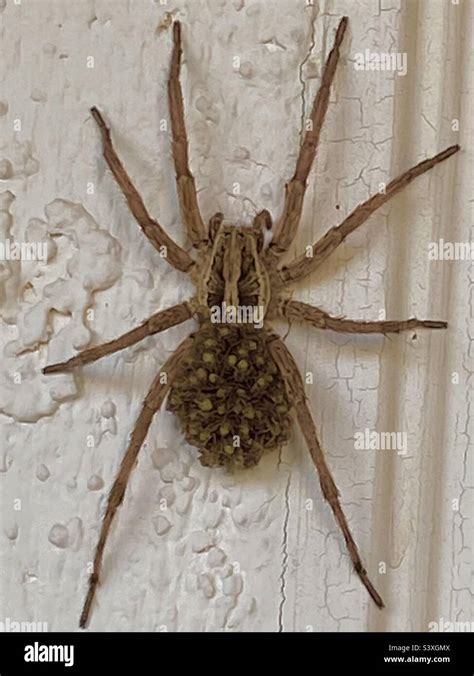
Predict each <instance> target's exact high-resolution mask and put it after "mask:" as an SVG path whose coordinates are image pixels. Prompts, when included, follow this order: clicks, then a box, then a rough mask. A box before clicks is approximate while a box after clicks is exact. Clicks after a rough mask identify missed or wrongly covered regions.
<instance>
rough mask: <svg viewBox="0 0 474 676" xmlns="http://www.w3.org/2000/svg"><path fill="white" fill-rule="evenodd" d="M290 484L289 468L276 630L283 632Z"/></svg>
mask: <svg viewBox="0 0 474 676" xmlns="http://www.w3.org/2000/svg"><path fill="white" fill-rule="evenodd" d="M290 484H291V470H290V471H289V472H288V481H287V483H286V489H285V518H284V520H283V539H282V543H281V550H282V553H283V558H282V562H281V573H280V595H281V600H280V605H279V607H278V631H279V632H283V607H284V605H285V603H286V591H285V590H286V571H287V570H288V523H289V521H290Z"/></svg>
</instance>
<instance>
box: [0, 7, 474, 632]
mask: <svg viewBox="0 0 474 676" xmlns="http://www.w3.org/2000/svg"><path fill="white" fill-rule="evenodd" d="M473 8H474V4H473V3H472V2H470V1H468V0H460V2H459V4H457V3H454V2H453V3H451V2H449V1H443V0H439V1H438V0H423V1H420V2H416V1H415V0H411V1H405V2H403V1H401V0H392V1H391V2H388V1H387V0H380V1H376V0H365V1H362V2H357V3H354V2H348V1H342V0H341V1H338V0H333V1H329V0H328V1H327V2H323V1H321V2H316V0H315V4H314V6H306V5H305V2H304V1H303V0H272V1H271V2H270V0H266V1H263V0H260V1H259V2H258V1H253V0H252V1H251V0H234V1H231V0H227V1H225V0H207V1H206V0H204V1H202V2H191V1H184V0H182V1H181V0H177V2H172V1H171V0H168V2H167V3H163V2H159V1H158V0H154V1H152V0H133V1H131V0H130V1H126V0H114V1H113V2H112V1H111V0H96V1H95V2H93V1H92V0H91V1H88V0H81V1H80V2H66V0H22V1H21V3H18V2H14V0H1V1H0V21H1V24H0V31H1V36H0V37H1V41H2V45H3V46H4V50H5V51H4V58H3V59H2V63H1V64H0V69H1V71H0V73H1V89H0V101H1V103H0V115H1V116H0V129H1V143H0V172H1V178H2V183H1V186H0V209H1V220H0V228H1V230H2V239H5V238H8V237H10V238H11V239H16V240H19V241H24V240H27V239H28V240H31V241H37V240H43V241H47V242H48V245H49V255H50V260H49V262H48V264H47V265H43V264H37V263H27V262H21V263H20V262H10V263H9V262H4V263H0V300H1V303H2V305H1V313H2V317H3V323H2V325H1V338H2V343H3V348H2V355H3V356H2V360H1V364H0V379H1V380H0V411H1V416H0V423H1V437H0V443H1V449H0V470H1V472H0V482H1V507H2V516H1V531H0V551H1V570H2V573H1V575H2V577H1V581H0V608H1V610H0V619H3V618H11V620H18V621H28V620H36V621H46V622H48V625H49V629H50V630H75V629H76V628H77V622H78V616H79V613H80V609H81V606H82V601H83V597H84V594H85V590H86V583H87V577H88V573H87V565H88V563H89V562H90V561H91V558H92V555H93V551H94V548H95V545H96V541H97V537H98V529H99V524H100V518H101V514H102V512H103V509H104V507H105V502H106V496H107V492H108V489H109V487H110V485H111V483H112V481H113V479H114V476H115V474H116V472H117V468H118V466H119V462H120V459H121V457H122V454H123V452H124V450H125V447H126V441H127V435H128V434H129V433H130V431H131V429H132V427H133V424H134V420H135V418H136V416H137V414H138V411H139V408H140V405H141V401H142V399H143V397H144V395H145V393H146V391H147V388H148V386H149V383H150V381H151V379H152V377H153V375H154V373H155V372H156V371H157V369H158V368H159V367H160V365H161V364H162V363H163V361H164V359H165V358H166V356H167V355H169V354H170V352H171V351H172V350H173V347H174V346H176V345H177V343H178V341H179V339H180V338H181V337H182V336H184V335H185V334H186V333H187V332H189V330H190V329H191V327H192V323H188V324H186V325H184V326H182V327H179V328H175V329H173V330H170V331H169V332H168V333H166V334H165V335H161V336H158V337H155V338H152V339H150V340H147V341H146V342H145V343H144V344H140V345H138V346H137V347H135V348H132V349H129V350H128V351H126V352H123V353H119V354H117V355H115V356H112V357H110V358H107V359H104V360H102V361H100V362H97V363H96V364H95V365H92V366H90V367H88V368H86V369H84V370H83V372H80V373H77V374H75V375H74V377H73V376H55V377H49V378H48V377H45V376H42V375H41V373H40V368H41V367H42V366H44V365H45V364H46V363H51V362H53V361H58V360H61V359H63V358H67V357H68V356H70V355H72V354H73V353H74V351H75V350H78V349H82V348H85V347H86V346H88V345H92V344H98V343H100V342H104V341H106V340H108V339H111V338H112V337H115V336H117V335H119V334H121V333H123V332H125V331H126V330H128V329H130V328H132V327H134V326H135V325H137V324H138V323H139V322H140V321H141V320H142V319H144V318H146V317H147V316H149V315H150V314H151V313H153V312H155V311H157V310H158V309H160V308H165V307H167V306H169V305H170V304H172V303H175V302H177V301H179V300H181V299H184V298H186V297H188V296H189V294H190V292H191V288H192V287H191V286H190V284H189V283H188V282H187V280H186V279H185V278H184V277H183V275H181V274H180V273H178V272H175V271H174V270H172V269H171V268H170V267H168V266H167V265H166V263H165V262H164V261H163V260H161V259H160V257H159V255H158V254H157V253H156V252H155V250H154V249H153V248H152V246H151V245H150V244H149V242H148V241H147V240H146V239H145V238H144V236H143V235H142V234H141V232H140V231H139V228H138V226H137V225H136V224H135V222H134V221H133V219H132V217H131V215H130V213H129V211H128V209H127V207H126V205H125V202H124V200H123V198H122V196H121V194H120V192H119V189H118V188H117V186H116V184H115V183H114V181H113V179H112V177H111V174H110V172H109V171H108V170H107V169H106V167H105V163H104V161H103V159H102V157H101V144H100V139H99V135H98V132H97V129H96V127H95V125H94V123H93V121H92V120H91V117H90V115H89V112H88V110H89V107H90V106H91V105H93V104H96V105H98V106H99V107H100V108H101V109H102V110H103V112H104V114H105V115H106V117H107V119H108V120H109V122H110V124H111V127H112V130H113V138H114V140H115V144H116V147H117V150H118V152H119V154H120V156H121V157H122V159H123V161H124V163H125V165H126V167H127V169H128V170H129V172H130V175H131V176H132V178H133V180H134V181H135V182H136V185H137V186H138V187H139V189H140V191H141V193H142V194H143V196H144V198H145V201H146V203H147V205H148V207H149V209H150V211H151V212H152V213H153V214H154V215H155V216H156V217H157V218H158V220H159V221H160V222H161V224H162V225H163V226H165V227H166V228H167V230H168V232H170V233H171V234H172V235H173V236H175V237H176V239H177V240H178V241H180V242H183V241H184V232H183V228H182V226H181V224H180V219H179V212H178V206H177V200H176V192H175V187H174V169H173V166H172V162H171V156H170V140H169V135H168V133H167V132H163V131H160V122H161V121H162V120H167V119H168V109H167V100H166V78H167V73H168V65H169V57H170V47H171V43H170V31H169V30H168V29H163V30H158V31H157V27H158V26H159V25H160V23H161V22H162V21H163V20H164V19H165V14H166V12H171V13H172V14H173V16H175V17H179V19H180V20H181V21H182V22H183V34H184V35H183V38H184V53H185V58H184V66H183V89H184V94H185V107H186V115H187V123H188V131H189V137H190V144H191V164H192V169H193V171H194V173H195V176H196V180H197V184H198V186H199V190H200V193H199V197H200V203H201V208H202V211H203V214H204V215H205V217H206V218H208V217H209V216H210V215H211V214H213V213H214V212H215V211H217V210H222V211H223V212H224V213H225V215H226V217H227V218H228V219H229V221H230V222H235V223H241V222H242V223H243V222H248V221H249V220H251V218H252V217H253V215H254V214H255V212H256V210H258V209H261V208H268V209H269V210H270V211H271V213H272V214H273V216H274V218H277V216H278V214H279V211H280V209H281V207H282V196H283V187H284V182H285V180H287V179H288V178H289V177H290V176H291V173H292V171H293V167H294V161H295V153H296V150H297V146H298V143H299V138H300V132H301V128H302V123H303V122H304V119H305V114H307V113H308V111H309V106H310V104H311V100H312V97H313V95H314V93H315V91H316V89H317V87H318V84H319V78H320V74H321V68H322V64H323V62H324V58H325V56H326V54H327V52H328V51H329V49H330V45H331V43H332V39H333V35H334V31H335V28H336V26H337V23H338V20H339V18H340V17H341V16H342V15H344V14H347V15H349V17H350V25H349V29H348V34H347V36H346V39H345V42H344V45H343V48H342V58H341V63H340V67H339V71H338V74H337V79H336V83H335V87H334V89H333V92H332V96H331V104H330V108H329V112H328V116H327V121H326V124H325V127H324V132H323V135H322V144H321V147H320V149H319V152H318V158H317V162H316V166H315V170H314V171H313V173H312V174H311V178H310V182H309V188H308V193H307V200H306V205H305V210H304V217H303V221H302V227H301V230H300V233H299V237H298V242H297V243H296V244H295V246H294V247H293V249H292V253H294V252H296V251H298V252H300V251H302V250H303V247H304V246H305V245H307V244H309V243H311V242H313V241H314V240H315V239H317V237H319V235H321V234H322V233H323V232H324V231H325V230H326V229H327V228H329V227H331V226H333V225H335V224H337V223H338V222H339V221H340V220H342V219H343V218H344V216H345V215H347V214H348V213H349V212H350V211H351V210H352V209H353V207H354V206H355V205H356V204H357V202H358V201H361V200H364V199H365V198H366V197H367V196H368V195H369V194H370V193H372V192H374V191H376V190H378V189H379V184H380V182H387V181H388V180H389V179H390V178H393V177H395V176H396V175H397V174H398V173H400V172H401V171H403V170H405V169H406V168H408V167H409V166H411V165H413V164H416V163H417V162H418V161H420V160H421V159H423V158H425V157H428V156H430V155H434V154H435V153H436V152H438V151H439V150H441V149H443V148H444V147H446V146H448V145H451V144H452V143H455V142H459V143H461V145H462V146H463V151H462V153H460V154H458V155H457V156H456V157H455V158H452V159H450V160H448V161H447V162H446V163H445V164H443V165H442V166H439V167H437V168H436V169H435V170H434V171H432V172H431V173H430V174H429V175H426V176H425V177H423V178H420V179H418V180H417V181H416V183H415V184H413V185H412V186H411V187H410V188H408V189H407V190H405V192H404V193H403V194H401V195H399V196H398V197H397V198H395V199H394V200H393V201H392V202H391V203H390V204H389V205H388V206H387V207H386V208H384V209H382V210H381V211H380V212H379V213H377V214H376V215H374V216H373V217H372V218H371V219H370V222H369V223H367V224H366V225H365V226H364V227H363V228H362V229H361V230H360V232H358V233H356V234H355V235H353V236H352V237H351V238H350V239H349V240H348V241H347V243H346V244H344V245H343V246H341V247H340V249H339V250H338V251H337V253H336V254H335V255H333V256H332V258H331V259H330V260H328V261H327V263H326V264H325V265H324V266H323V267H322V268H321V269H320V271H318V273H316V274H315V275H314V276H313V277H312V279H311V283H308V284H306V285H305V286H304V287H302V288H301V289H298V290H297V291H296V293H295V297H298V298H301V299H303V300H305V301H308V302H312V303H314V304H317V305H319V306H321V307H323V308H324V309H325V310H328V311H331V312H332V313H334V314H344V315H347V316H350V317H355V318H363V319H377V318H379V317H380V313H381V312H386V316H387V318H393V319H397V318H406V317H408V316H412V315H416V316H418V317H421V318H443V319H444V318H445V319H447V320H448V321H449V324H450V326H449V330H448V331H447V332H445V333H443V332H436V333H435V332H433V333H429V332H425V333H423V332H419V333H418V336H417V337H416V339H415V337H414V336H413V335H412V334H408V335H401V336H398V337H397V336H394V337H391V338H388V339H387V338H386V339H384V338H382V337H363V336H361V337H355V336H344V335H335V334H332V333H330V332H327V333H326V332H322V331H320V332H317V331H316V330H313V329H310V328H305V327H299V326H292V328H291V331H290V333H289V336H288V338H287V344H288V345H289V346H290V348H291V349H292V350H293V353H294V355H295V357H296V359H297V361H298V363H299V365H300V367H301V369H302V370H303V372H307V371H313V372H314V374H315V382H314V385H312V386H308V388H307V394H308V398H309V401H310V403H311V407H312V410H313V412H314V416H315V420H316V422H317V425H318V427H319V430H320V436H321V440H322V443H323V446H324V449H325V451H326V453H327V456H328V460H329V463H330V466H331V468H332V469H333V472H334V475H335V478H336V481H337V484H338V486H339V488H340V490H341V494H342V499H343V504H344V507H345V510H346V513H347V515H348V517H349V520H350V524H351V527H352V528H353V530H354V533H355V535H356V539H357V541H358V543H359V545H360V548H361V550H362V552H363V554H364V557H365V560H366V562H367V566H368V568H369V570H370V572H371V574H372V576H373V578H374V579H375V581H376V583H377V586H378V587H380V590H381V592H382V594H383V596H384V599H385V601H386V604H387V609H386V610H385V611H383V612H379V611H377V609H375V608H373V607H372V605H371V604H370V602H369V600H368V598H367V595H366V592H365V590H364V589H363V588H362V586H361V585H360V583H359V581H358V579H357V578H356V576H355V575H354V574H353V573H352V572H351V567H350V564H349V560H348V556H347V554H346V551H345V547H344V544H343V541H342V538H341V536H340V534H339V532H338V530H337V528H336V526H335V523H334V520H333V517H332V514H331V512H330V510H329V508H328V506H327V505H326V504H325V503H324V502H323V500H322V498H321V495H320V490H319V484H318V480H317V477H316V475H315V471H314V469H313V466H312V463H311V461H310V458H309V456H308V453H307V451H306V448H305V446H304V443H303V441H302V438H301V435H300V433H299V432H298V431H296V430H295V432H294V435H293V438H292V440H291V443H290V444H289V446H288V447H287V448H285V449H284V450H283V451H282V453H281V456H280V457H278V456H277V455H272V456H269V457H267V458H265V459H264V461H263V462H262V463H261V464H260V465H259V467H257V468H256V469H254V470H249V471H246V472H242V473H241V474H238V475H234V476H226V475H225V474H224V473H222V472H220V471H210V470H208V469H204V468H202V467H201V466H200V465H199V463H198V462H197V460H196V457H195V452H194V450H193V449H192V448H190V447H188V446H186V445H185V444H184V442H183V441H182V437H181V434H180V431H179V429H178V427H177V423H176V421H175V420H174V419H173V417H172V416H171V415H170V414H169V413H162V414H160V415H158V416H157V417H156V421H155V423H154V424H153V426H152V429H151V432H150V434H149V437H148V441H147V444H146V445H145V447H144V448H143V450H142V452H141V456H140V461H139V464H138V466H137V468H136V470H135V472H134V475H133V480H132V482H131V485H130V486H129V490H128V491H127V495H126V499H125V502H124V505H123V506H122V508H121V511H120V515H119V517H118V519H117V521H116V523H115V527H114V529H113V534H112V536H111V538H110V540H109V545H108V548H107V552H106V559H105V565H104V576H103V584H102V586H101V588H100V590H99V593H98V597H97V603H96V605H95V607H94V612H93V617H92V621H91V624H90V628H91V629H93V630H108V631H114V630H115V631H122V630H136V631H142V630H151V631H156V630H158V629H160V628H161V629H163V628H164V627H166V628H167V629H168V631H185V630H198V631H213V630H217V631H221V630H231V631H264V630H268V631H276V630H278V629H280V630H283V631H305V630H307V628H312V629H313V630H314V631H330V630H338V631H346V630H356V631H367V630H379V631H389V630H408V631H410V630H427V628H428V623H429V622H431V621H439V619H440V618H444V619H446V620H451V621H467V620H470V619H471V610H472V609H471V601H472V595H471V593H470V591H469V583H470V572H471V569H472V492H470V491H472V471H471V470H472V464H471V463H472V460H471V456H470V454H469V451H471V452H472V431H473V430H472V420H471V418H470V414H471V407H472V403H473V392H472V368H473V362H472V342H471V341H472V336H473V324H472V315H473V310H472V308H473V303H472V280H473V275H472V262H469V261H454V262H446V261H444V262H441V261H439V262H430V261H429V260H428V256H427V247H428V244H429V243H430V242H431V241H437V240H438V239H439V238H441V237H442V238H444V239H445V240H446V241H469V239H472V229H471V227H472V185H473V176H472V125H473V120H472V115H469V109H470V108H471V109H472V103H473V80H472V73H473V72H474V71H473V67H474V64H473V48H472V44H473V43H472V37H471V39H470V40H469V33H470V32H471V29H470V28H469V27H471V28H472V21H473V16H472V15H473ZM365 49H369V50H371V51H377V52H386V51H391V52H406V53H407V56H408V72H407V74H406V76H405V77H402V76H399V75H397V74H396V73H393V72H377V71H356V70H355V69H354V59H355V54H356V53H357V52H360V51H362V52H363V51H364V50H365ZM90 57H93V68H90V67H88V65H91V62H90ZM235 57H238V58H239V59H240V63H241V65H240V69H238V68H235V67H234V66H235V63H234V61H233V60H234V58H235ZM453 119H459V120H460V129H459V132H455V131H452V124H453V123H452V120H453ZM17 120H19V121H20V123H21V130H19V131H18V130H17V131H14V125H15V121H17ZM16 124H18V123H16ZM234 182H237V183H238V184H239V185H240V189H241V193H240V195H235V194H234V193H233V184H234ZM91 185H92V186H94V192H93V194H91V192H90V190H88V188H90V186H91ZM91 310H92V311H93V315H92V316H90V315H89V314H88V313H89V312H90V311H91ZM279 328H280V329H281V330H282V331H283V332H285V331H286V330H287V328H288V327H286V326H285V325H284V324H282V325H281V326H280V327H279ZM454 374H458V381H457V379H456V376H455V375H454ZM453 381H454V382H453ZM366 428H369V429H372V430H378V431H399V432H406V433H407V435H408V452H407V454H406V455H404V456H402V455H397V452H396V451H383V450H380V451H361V450H356V449H355V448H354V435H355V434H356V432H360V431H364V430H365V429H366ZM91 439H93V446H91V442H90V440H91ZM163 449H164V450H163ZM163 499H165V500H166V501H167V504H168V509H167V510H166V511H162V510H161V509H160V506H162V505H163V502H160V501H162V500H163ZM308 500H311V501H312V507H313V508H312V510H310V511H308V509H307V506H308ZM454 501H458V503H459V504H458V505H457V503H456V502H454ZM453 506H454V507H453ZM380 562H385V564H386V573H385V574H379V573H378V571H379V565H380Z"/></svg>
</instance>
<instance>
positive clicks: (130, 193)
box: [91, 106, 194, 272]
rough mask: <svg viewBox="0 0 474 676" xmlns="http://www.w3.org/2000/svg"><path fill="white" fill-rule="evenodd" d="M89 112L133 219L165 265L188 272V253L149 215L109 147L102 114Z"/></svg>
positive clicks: (94, 111)
mask: <svg viewBox="0 0 474 676" xmlns="http://www.w3.org/2000/svg"><path fill="white" fill-rule="evenodd" d="M91 113H92V117H93V118H94V120H95V121H96V123H97V125H98V126H99V129H100V132H101V134H102V143H103V147H104V158H105V161H106V162H107V164H108V165H109V169H110V171H111V172H112V174H113V175H114V177H115V180H116V181H117V183H118V184H119V186H120V188H121V190H122V192H123V194H124V196H125V199H126V200H127V204H128V206H129V209H130V211H131V212H132V214H133V216H134V217H135V220H136V221H137V223H138V225H139V226H140V227H141V229H142V230H143V232H144V234H145V235H146V236H147V237H148V239H149V240H150V242H151V243H152V244H153V246H154V247H155V249H157V250H158V251H159V252H160V253H162V252H163V251H165V252H166V256H165V258H166V260H167V261H168V263H170V265H172V266H173V267H174V268H176V269H177V270H181V271H182V272H189V271H190V269H191V268H192V267H193V265H194V261H193V259H192V258H191V256H190V255H189V254H188V253H187V251H185V250H184V249H182V248H181V247H180V246H178V244H176V242H175V241H174V240H172V239H171V237H169V236H168V235H167V234H166V232H165V231H164V230H163V228H162V227H161V225H160V224H159V223H158V222H157V221H155V220H154V219H153V218H152V217H151V216H150V214H149V213H148V211H147V209H146V207H145V204H144V202H143V199H142V198H141V195H140V193H139V192H138V190H137V189H136V188H135V186H134V185H133V183H132V181H131V180H130V177H129V175H128V174H127V172H126V171H125V168H124V166H123V164H122V162H121V161H120V159H119V157H118V155H117V153H116V152H115V148H114V146H113V144H112V138H111V136H110V129H109V128H108V127H107V125H106V124H105V120H104V118H103V117H102V114H101V112H100V111H99V110H98V109H97V108H96V107H95V106H93V107H92V108H91Z"/></svg>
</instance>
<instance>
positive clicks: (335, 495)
mask: <svg viewBox="0 0 474 676" xmlns="http://www.w3.org/2000/svg"><path fill="white" fill-rule="evenodd" d="M269 349H270V352H271V354H272V356H273V359H274V360H275V363H276V364H277V366H278V368H279V369H280V372H281V374H282V376H283V378H284V379H285V383H286V387H287V390H288V395H289V397H290V400H291V401H292V403H293V406H294V408H295V411H296V417H297V419H298V422H299V425H300V427H301V431H302V432H303V436H304V438H305V440H306V443H307V445H308V448H309V452H310V453H311V457H312V459H313V462H314V464H315V466H316V469H317V471H318V474H319V482H320V484H321V490H322V492H323V495H324V497H325V498H326V500H327V501H328V502H329V505H330V507H331V509H332V511H333V513H334V516H335V517H336V521H337V523H338V525H339V528H340V529H341V531H342V534H343V535H344V540H345V542H346V547H347V551H348V552H349V556H350V557H351V561H352V563H353V565H354V569H355V571H356V573H357V575H358V576H359V578H360V580H361V582H362V584H363V585H364V587H365V588H366V589H367V591H368V592H369V594H370V596H371V598H372V599H373V601H374V602H375V604H376V605H377V606H378V607H379V608H383V607H384V602H383V601H382V597H381V596H380V594H379V593H378V592H377V590H376V589H375V587H374V585H373V584H372V582H371V581H370V579H369V576H368V575H367V571H366V570H365V568H364V565H363V563H362V560H361V558H360V555H359V550H358V549H357V545H356V543H355V541H354V538H353V536H352V533H351V531H350V529H349V525H348V523H347V519H346V516H345V514H344V512H343V509H342V507H341V503H340V502H339V491H338V489H337V486H336V484H335V482H334V479H333V478H332V475H331V472H330V470H329V467H328V466H327V463H326V459H325V457H324V453H323V451H322V448H321V446H320V444H319V440H318V436H317V433H316V427H315V425H314V422H313V419H312V417H311V413H310V410H309V408H308V405H307V403H306V395H305V391H304V385H303V379H302V377H301V374H300V372H299V370H298V367H297V365H296V362H295V360H294V359H293V357H292V355H291V353H290V351H289V350H288V349H287V348H286V346H285V344H284V343H283V342H282V341H281V340H280V339H279V338H277V339H275V340H273V341H272V342H271V343H269Z"/></svg>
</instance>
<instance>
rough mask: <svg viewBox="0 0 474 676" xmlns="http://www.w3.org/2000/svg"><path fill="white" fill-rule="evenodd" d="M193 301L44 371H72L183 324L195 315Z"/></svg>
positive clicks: (155, 316)
mask: <svg viewBox="0 0 474 676" xmlns="http://www.w3.org/2000/svg"><path fill="white" fill-rule="evenodd" d="M191 303H192V301H190V302H184V303H180V304H179V305H173V307H170V308H167V309H166V310H162V311H161V312H157V313H156V314H154V315H152V316H151V317H149V318H148V319H147V320H146V321H145V322H143V324H140V326H137V327H136V328H135V329H132V330H131V331H127V333H124V334H123V335H122V336H120V337H119V338H115V339H114V340H111V341H109V342H108V343H104V344H103V345H97V346H96V347H90V348H88V349H87V350H83V351H82V352H79V354H76V356H75V357H71V359H68V360H67V361H63V362H60V363H57V364H50V365H49V366H45V368H44V369H43V373H44V374H45V375H49V374H51V373H63V372H64V371H72V369H74V368H76V366H84V365H85V364H90V363H91V362H93V361H96V360H97V359H100V358H101V357H105V356H106V355H108V354H113V353H114V352H118V351H119V350H123V349H124V348H126V347H130V345H134V344H135V343H138V342H139V341H140V340H143V339H144V338H146V337H147V336H152V335H153V334H155V333H160V331H165V330H166V329H169V328H171V327H172V326H176V325H177V324H181V323H182V322H185V321H186V320H187V319H190V318H191V317H192V315H193V309H192V305H191Z"/></svg>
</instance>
